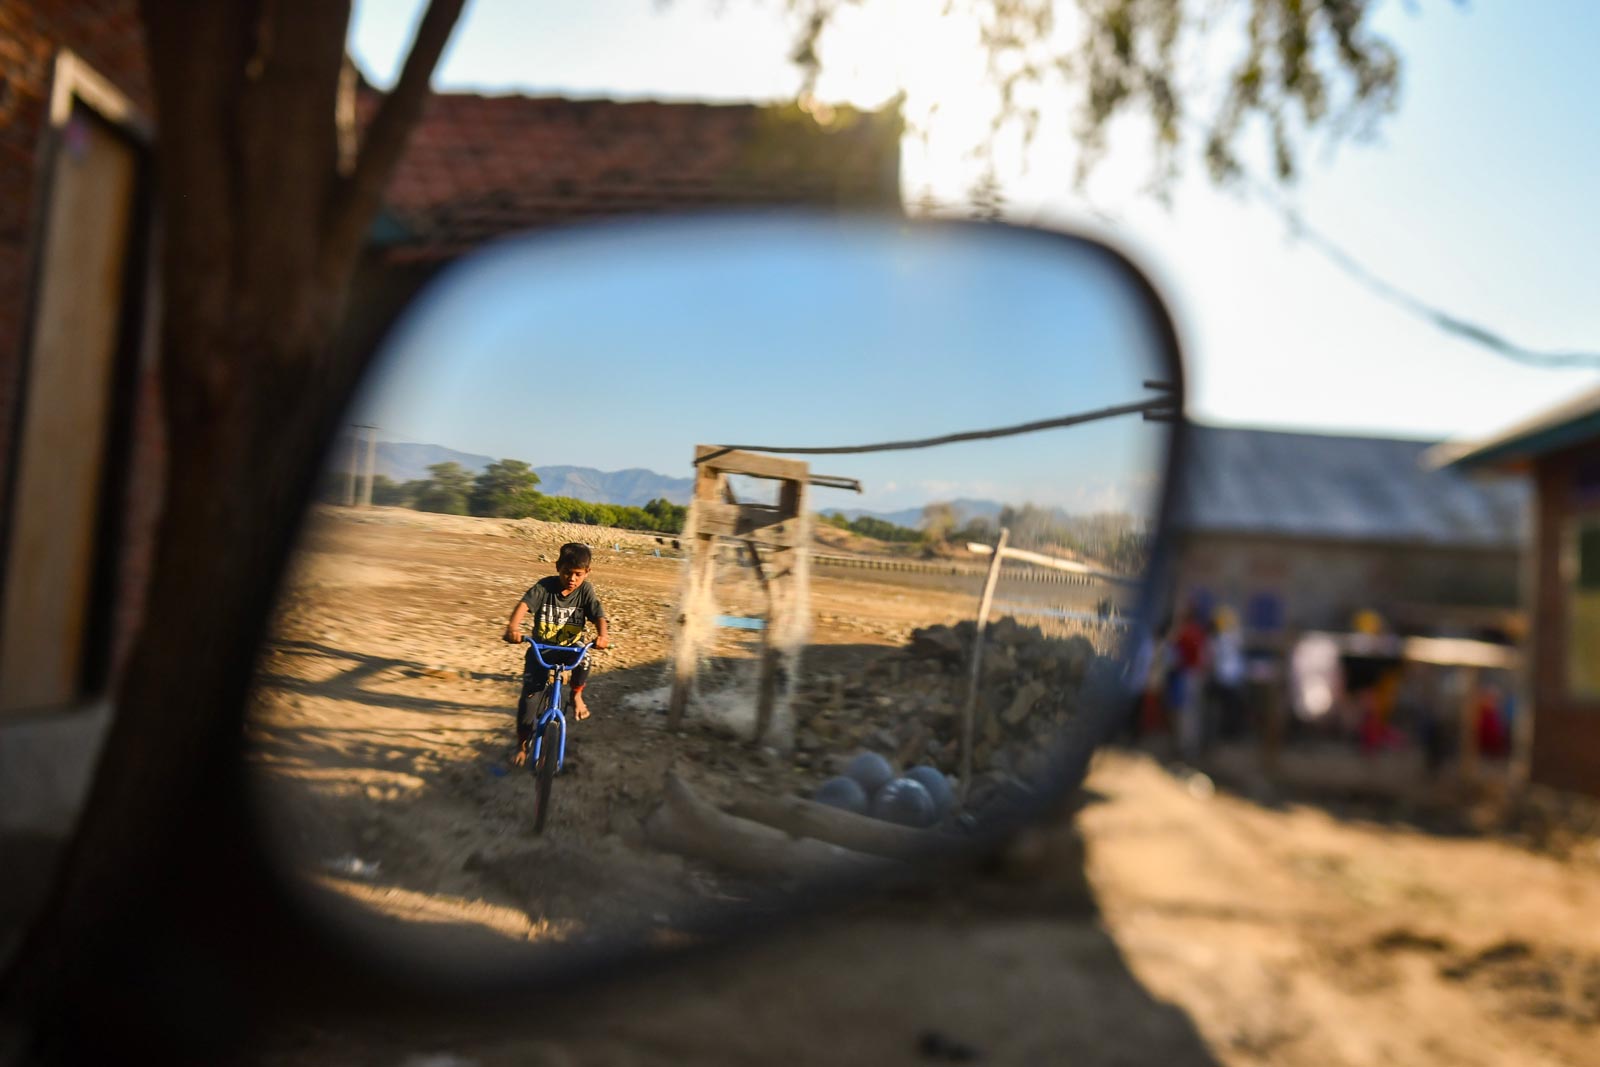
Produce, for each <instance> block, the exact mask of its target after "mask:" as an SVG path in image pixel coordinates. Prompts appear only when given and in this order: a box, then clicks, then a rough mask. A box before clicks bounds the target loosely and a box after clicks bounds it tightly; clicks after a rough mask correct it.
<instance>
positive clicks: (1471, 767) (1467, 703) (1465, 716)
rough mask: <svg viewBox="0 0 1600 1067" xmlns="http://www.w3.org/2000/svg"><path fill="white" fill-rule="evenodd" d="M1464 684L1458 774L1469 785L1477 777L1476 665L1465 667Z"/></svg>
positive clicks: (1463, 782)
mask: <svg viewBox="0 0 1600 1067" xmlns="http://www.w3.org/2000/svg"><path fill="white" fill-rule="evenodd" d="M1465 673H1466V685H1465V687H1464V692H1463V693H1462V694H1461V729H1460V732H1461V736H1460V738H1459V739H1458V743H1459V744H1460V753H1461V763H1460V771H1459V773H1460V776H1461V782H1462V784H1463V785H1471V784H1472V783H1473V782H1476V781H1477V779H1478V682H1479V678H1480V675H1479V671H1478V668H1477V667H1468V668H1466V672H1465Z"/></svg>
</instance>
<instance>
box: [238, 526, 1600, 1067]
mask: <svg viewBox="0 0 1600 1067" xmlns="http://www.w3.org/2000/svg"><path fill="white" fill-rule="evenodd" d="M575 533H577V534H586V535H587V537H585V538H584V539H586V540H589V541H590V543H593V544H596V547H597V548H598V549H600V550H601V551H600V555H599V558H598V559H597V564H596V569H595V574H594V580H595V582H596V585H597V586H598V587H599V589H600V591H601V593H602V594H603V596H604V597H605V600H606V605H607V609H608V613H609V614H610V615H611V616H612V617H613V619H614V620H615V621H614V624H613V626H614V634H615V637H616V640H617V647H616V649H615V650H614V651H613V652H611V653H610V654H609V655H608V656H607V657H606V658H605V659H604V661H603V663H602V664H601V670H600V671H599V672H598V673H597V675H596V677H595V680H594V682H593V683H592V684H591V687H590V692H591V694H592V703H593V705H594V707H595V715H594V717H593V718H591V719H590V720H588V721H586V722H584V723H582V724H581V725H579V726H578V727H577V728H576V729H575V730H574V738H573V742H572V743H573V745H574V756H575V758H576V761H577V765H576V769H575V771H574V773H572V774H571V775H570V776H563V778H562V779H561V780H559V781H558V782H557V799H556V805H557V807H556V808H555V816H554V822H553V825H552V826H551V828H550V829H549V830H548V831H547V832H546V834H545V835H544V836H543V837H537V838H536V837H533V836H532V835H531V833H530V832H529V828H528V826H527V812H528V802H529V799H530V797H531V788H532V783H531V781H529V779H528V776H527V775H526V774H522V773H505V770H506V768H505V757H506V756H507V755H508V750H509V741H510V731H511V719H510V700H511V698H512V696H514V691H515V685H516V678H517V675H518V673H519V669H520V661H519V657H518V653H517V651H516V650H515V649H512V648H509V647H508V646H506V645H504V644H501V643H500V642H499V641H498V637H497V635H498V632H499V629H500V628H501V627H502V626H503V623H504V619H505V616H506V615H507V613H508V612H509V610H510V607H511V605H512V604H513V603H514V601H515V600H516V598H517V597H518V596H519V595H520V594H521V593H522V591H523V589H525V588H526V586H527V585H528V584H529V583H530V582H531V581H532V580H533V579H534V578H537V577H539V576H540V575H541V574H542V573H543V571H545V570H547V569H548V568H549V566H550V564H549V563H548V562H541V561H540V560H539V559H538V557H539V556H540V555H545V556H547V557H548V558H549V559H553V558H554V548H555V546H556V545H558V544H559V543H560V542H561V541H563V540H568V539H573V538H574V534H575ZM596 536H597V532H596V531H594V530H593V529H592V528H574V529H572V530H568V529H564V528H558V527H549V526H546V525H544V524H537V523H509V522H496V521H493V520H471V519H452V518H447V517H442V516H421V515H415V514H413V513H409V512H400V511H389V510H386V509H379V510H376V511H373V512H368V513H364V514H358V515H351V514H349V513H345V514H342V515H340V514H338V513H335V512H330V513H328V517H327V519H326V521H324V522H323V523H322V524H321V525H320V526H319V527H318V528H317V529H316V531H315V532H314V533H313V535H312V536H311V539H310V540H309V542H308V547H307V552H306V555H305V556H304V557H303V564H302V567H301V569H300V571H299V573H298V575H297V577H296V580H295V582H294V583H293V594H292V595H291V597H290V599H289V600H288V601H287V602H286V606H285V608H284V610H283V612H282V618H281V624H280V640H279V642H278V643H277V646H276V647H275V649H274V650H273V651H272V652H271V653H270V654H269V656H268V657H267V659H266V660H265V662H264V664H263V676H262V689H261V691H260V696H259V698H258V703H257V708H256V711H255V713H254V718H253V724H252V729H251V738H252V741H253V743H254V748H253V758H254V759H256V760H257V762H258V763H259V765H260V767H261V768H262V771H263V775H262V782H263V788H262V798H263V804H262V807H263V813H264V817H265V819H266V822H267V824H268V825H269V826H270V827H272V831H271V832H273V833H274V834H276V835H278V836H279V838H280V839H281V840H282V841H283V842H284V848H285V855H286V857H287V859H288V861H289V862H292V863H294V864H296V865H297V866H298V867H299V868H300V869H301V870H302V871H304V872H305V874H306V875H307V878H308V880H309V881H310V882H312V883H313V884H315V885H317V886H320V887H322V889H323V890H325V891H327V897H326V899H329V900H332V901H337V902H342V903H340V904H339V907H340V908H341V910H340V911H339V915H340V916H341V917H342V921H344V922H346V923H347V924H349V925H350V926H351V928H353V929H358V930H364V931H367V932H369V933H371V934H373V935H375V937H376V939H375V940H374V941H373V942H372V944H373V945H374V946H377V945H382V946H384V947H385V949H386V950H387V951H390V952H392V953H394V954H395V956H396V958H397V959H400V960H404V959H407V958H409V959H411V960H413V961H418V960H421V961H425V965H426V966H427V967H428V968H429V969H430V970H432V971H434V972H435V973H439V972H441V971H444V972H448V969H449V968H450V967H452V966H455V967H462V968H470V967H474V966H484V965H486V962H485V961H488V960H493V959H495V958H498V957H497V955H496V954H508V953H514V952H517V951H525V950H526V949H527V946H529V945H530V943H531V944H532V945H534V946H550V945H557V946H571V945H575V944H582V943H583V942H585V941H587V940H590V939H594V940H600V941H603V940H604V939H606V938H608V937H614V936H630V937H637V936H643V937H645V938H646V939H647V941H649V942H650V943H658V944H670V943H671V942H672V935H673V933H674V931H675V927H676V925H677V922H678V917H679V916H681V915H683V914H685V913H687V912H689V911H692V910H694V909H696V908H701V907H707V906H711V907H715V906H719V905H722V904H726V903H728V902H730V901H733V902H736V901H738V900H739V899H740V898H741V897H742V896H743V895H744V894H745V893H746V891H747V890H748V889H749V887H746V886H741V885H740V884H739V883H738V882H736V881H731V880H729V879H728V878H727V877H725V876H722V875H719V874H716V873H714V872H710V871H708V870H705V869H702V868H700V867H698V866H697V865H695V864H693V863H690V862H687V861H684V860H682V859H681V858H678V857H675V856H670V855H667V854H664V853H660V852H654V851H652V850H650V849H647V848H643V847H641V845H640V843H639V842H638V840H637V836H636V834H637V826H638V820H639V819H640V818H642V817H643V816H644V815H645V814H646V813H647V812H648V811H649V809H650V808H651V806H652V805H653V803H654V798H655V796H656V795H657V791H658V789H659V783H660V780H661V777H662V776H663V775H664V773H665V772H666V770H667V768H668V767H672V768H674V769H676V770H677V771H678V772H679V773H680V774H682V775H683V776H684V777H685V778H686V779H688V780H689V781H691V783H692V784H693V785H694V786H695V787H696V788H697V789H699V790H701V791H702V792H703V793H704V794H705V795H707V796H708V797H710V798H712V799H714V800H718V801H725V800H728V799H731V798H733V797H735V796H737V795H739V794H740V792H741V791H748V792H760V793H771V792H773V791H804V790H805V789H806V788H808V787H809V786H810V785H811V784H813V783H814V782H815V781H817V780H818V779H819V778H820V777H821V776H823V775H824V774H825V773H826V770H825V768H824V767H823V766H821V765H820V764H819V763H817V762H816V761H813V762H812V764H811V765H806V762H805V761H803V760H801V759H800V756H801V755H803V754H797V755H790V754H787V753H778V752H775V751H767V750H762V749H754V748H750V747H748V746H744V745H739V744H733V743H730V740H729V738H728V737H727V736H725V735H724V734H722V733H720V732H719V731H717V730H716V729H713V728H711V727H710V726H708V725H706V724H704V723H701V722H696V723H691V724H686V727H685V729H684V730H682V731H678V732H674V731H669V730H667V728H666V727H665V725H664V723H665V719H664V716H661V715H660V714H658V713H657V712H656V710H655V706H656V704H655V702H654V701H653V700H652V698H651V696H650V694H651V693H652V691H654V690H657V689H659V687H660V686H661V684H662V682H663V677H662V669H661V666H660V664H661V661H662V658H663V656H664V654H665V650H666V642H667V635H668V630H669V625H668V624H669V621H670V618H671V605H672V599H673V593H674V591H675V585H676V578H677V567H678V563H677V561H676V560H674V559H672V558H670V556H671V553H670V552H666V553H664V555H663V556H662V557H660V558H658V557H657V556H656V555H655V554H654V553H655V551H656V549H657V547H659V546H657V544H656V543H655V541H654V539H653V538H650V537H647V536H643V535H628V534H615V535H613V534H612V533H610V532H606V533H605V534H604V540H603V541H602V542H600V543H597V542H596V541H595V538H596ZM612 545H617V546H619V547H618V548H615V549H614V548H612V547H611V546H612ZM735 599H736V597H735ZM862 604H869V605H871V611H870V612H867V613H863V612H862V610H861V605H862ZM735 607H736V605H735ZM813 607H814V610H815V612H816V615H817V620H818V621H817V627H816V632H815V635H814V642H815V645H816V647H815V648H814V649H813V650H812V652H811V653H808V656H809V657H810V658H809V660H808V661H809V662H812V663H814V664H815V667H814V669H815V670H816V671H817V672H818V673H819V674H820V675H824V676H825V675H826V674H827V673H828V672H829V671H832V670H838V669H843V668H842V666H841V665H849V664H851V663H852V662H854V661H858V660H863V659H871V658H872V657H874V656H876V655H880V654H882V653H883V652H884V651H885V650H886V649H889V648H891V647H894V646H896V645H898V644H900V643H902V642H903V641H904V640H905V638H906V635H907V634H908V633H909V631H910V629H911V628H912V627H915V626H920V625H925V624H927V623H930V622H954V621H956V620H958V619H960V618H963V617H965V616H966V615H967V614H968V613H970V611H971V608H972V606H971V602H970V596H969V595H968V594H966V593H960V594H956V593H951V594H948V595H944V594H940V593H938V592H937V591H929V590H921V591H917V592H915V593H906V592H904V591H901V590H897V589H893V588H886V587H883V586H875V585H874V584H873V583H871V582H866V581H861V582H857V581H844V580H836V579H832V578H827V579H818V580H817V581H816V582H815V584H814V587H813ZM723 640H724V642H725V643H726V648H724V649H723V650H722V651H723V652H725V653H726V656H727V658H728V660H729V661H730V662H731V661H733V660H734V659H735V658H736V657H737V655H738V654H739V648H738V647H737V642H738V641H739V640H741V638H740V637H739V636H738V635H736V634H732V633H730V634H727V635H725V636H724V638H723ZM730 669H735V670H736V669H737V668H736V666H735V667H733V668H730ZM630 697H634V699H633V700H631V701H630V699H629V698H630ZM800 699H802V700H805V699H810V696H809V695H808V692H807V690H806V689H805V688H804V686H803V687H802V690H801V696H800ZM1087 785H1088V794H1087V795H1088V801H1089V802H1088V803H1087V805H1086V806H1085V807H1083V808H1082V810H1081V811H1080V812H1079V813H1078V815H1077V816H1076V818H1075V820H1073V822H1072V823H1071V824H1067V823H1062V824H1058V825H1052V826H1044V827H1040V828H1038V829H1036V830H1034V831H1030V832H1028V833H1027V834H1025V835H1024V836H1023V837H1022V838H1021V839H1019V840H1018V841H1017V842H1016V843H1015V844H1014V845H1013V846H1012V847H1011V848H1010V849H1009V850H1007V851H1006V852H1005V853H1004V854H1003V855H1002V856H1001V857H998V858H997V859H996V860H995V861H993V862H991V863H989V864H987V865H985V866H983V867H982V869H979V870H974V871H972V872H970V873H967V874H964V875H961V876H959V877H952V878H950V879H949V880H947V881H946V882H944V883H943V884H941V885H937V886H932V887H928V888H926V889H924V890H921V891H909V890H908V891H902V892H900V893H898V894H896V895H895V896H893V897H892V898H890V899H886V900H872V901H866V902H863V903H862V904H861V905H860V906H858V907H856V908H854V909H853V910H851V911H850V912H848V913H846V914H838V915H834V916H832V917H830V918H826V919H815V920H810V921H806V922H804V923H801V924H799V925H796V926H792V927H790V928H788V929H786V930H784V931H783V932H781V933H779V934H776V935H774V936H772V937H769V938H764V939H761V940H759V941H756V942H753V943H751V944H750V945H748V946H745V947H738V946H736V947H735V948H734V949H732V950H730V951H728V952H726V953H724V954H722V955H720V956H717V957H714V958H710V959H701V960H699V961H698V962H696V963H695V964H694V966H692V967H691V968H688V969H686V970H677V971H668V972H664V973H660V974H657V975H656V976H654V977H651V978H646V979H640V980H635V981H631V982H630V981H626V980H619V981H616V982H614V983H611V984H608V985H604V986H601V987H597V988H591V989H588V990H586V991H583V992H581V993H579V994H576V995H574V996H573V997H570V998H567V999H566V1000H565V1001H563V1002H561V1003H560V1004H559V1005H558V1006H559V1007H560V1008H561V1011H560V1012H559V1022H556V1023H549V1022H548V1021H547V1022H546V1023H545V1025H544V1026H543V1027H542V1029H540V1031H539V1032H538V1033H537V1035H535V1034H533V1033H532V1032H531V1028H530V1027H529V1025H528V1023H527V1020H526V1019H523V1018H519V1017H518V1016H516V1015H515V1014H511V1015H508V1016H507V1017H506V1018H505V1019H504V1020H503V1021H501V1022H495V1023H491V1022H486V1021H483V1020H479V1021H475V1022H473V1023H471V1024H470V1025H468V1024H449V1023H442V1022H430V1021H427V1020H418V1021H415V1022H414V1023H411V1024H408V1025H400V1026H397V1025H396V1024H394V1023H393V1022H392V1021H388V1022H384V1023H381V1024H367V1023H362V1022H360V1021H351V1022H350V1023H348V1024H347V1025H343V1026H339V1027H327V1028H303V1027H301V1028H294V1029H292V1030H291V1031H286V1032H284V1033H282V1034H277V1035H274V1036H273V1038H272V1040H270V1041H269V1042H267V1044H266V1045H265V1046H264V1047H263V1048H262V1051H261V1055H260V1061H261V1062H263V1063H272V1064H284V1065H289V1064H293V1065H298V1064H311V1063H318V1064H322V1063H346V1064H408V1065H410V1067H423V1065H425V1064H426V1065H434V1067H445V1065H467V1064H482V1065H490V1064H511V1063H518V1064H522V1063H532V1064H540V1063H548V1064H591V1063H593V1064H611V1063H617V1064H667V1063H681V1062H706V1063H751V1064H758V1063H759V1064H763V1065H765V1064H770V1063H773V1062H783V1063H787V1062H848V1063H872V1064H895V1063H929V1062H943V1061H961V1060H973V1059H975V1060H978V1061H981V1062H987V1063H1018V1064H1032V1063H1057V1062H1073V1063H1085V1064H1114V1063H1148V1062H1161V1063H1175V1064H1229V1065H1233V1064H1257V1063H1283V1064H1305V1065H1308V1067H1309V1065H1312V1064H1316V1065H1326V1064H1350V1065H1357V1064H1374V1065H1376V1064H1393V1063H1402V1064H1516V1065H1524V1064H1525V1065H1535V1064H1540V1065H1542V1064H1574V1065H1576V1064H1587V1063H1594V1062H1600V923H1597V922H1596V921H1595V916H1596V915H1597V914H1600V848H1596V847H1594V846H1593V845H1592V844H1591V845H1589V846H1586V847H1584V848H1580V849H1575V850H1573V851H1572V852H1571V854H1570V855H1566V856H1564V857H1560V858H1558V857H1555V856H1551V855H1548V854H1540V853H1538V852H1535V851H1532V850H1530V849H1528V848H1525V847H1522V846H1521V845H1519V844H1517V843H1516V842H1514V841H1509V840H1506V839H1504V838H1500V837H1494V836H1488V835H1480V836H1471V835H1457V836H1446V835H1439V834H1430V833H1427V832H1424V831H1421V830H1417V829H1412V828H1408V827H1406V826H1404V825H1399V824H1391V823H1384V822H1379V821H1371V820H1363V819H1356V818H1351V817H1349V815H1348V814H1347V813H1346V814H1341V813H1335V812H1333V811H1331V810H1328V809H1324V808H1319V807H1313V806H1307V805H1298V804H1294V803H1286V802H1274V803H1270V804H1268V803H1263V802H1260V801H1257V800H1254V799H1250V798H1249V797H1247V796H1244V795H1237V794H1232V793H1228V792H1225V791H1223V792H1218V791H1216V790H1215V789H1214V788H1212V787H1211V784H1210V781H1209V780H1208V779H1203V778H1196V777H1193V776H1192V775H1190V774H1188V773H1187V772H1174V771H1171V770H1168V769H1167V768H1164V767H1163V766H1162V765H1161V764H1160V763H1158V762H1156V761H1155V760H1154V759H1152V758H1151V757H1149V756H1148V755H1144V754H1140V753H1133V752H1126V751H1107V752H1103V753H1101V754H1100V755H1098V756H1097V757H1096V762H1095V765H1094V767H1093V769H1092V771H1091V774H1090V777H1089V780H1088V783H1087ZM1591 853H1592V854H1591ZM1085 856H1086V860H1085ZM1085 873H1086V875H1087V886H1086V885H1085ZM506 958H509V957H506ZM545 1018H546V1019H548V1015H546V1016H545Z"/></svg>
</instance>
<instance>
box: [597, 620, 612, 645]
mask: <svg viewBox="0 0 1600 1067" xmlns="http://www.w3.org/2000/svg"><path fill="white" fill-rule="evenodd" d="M594 629H595V638H594V647H595V648H607V647H609V646H610V644H611V638H610V637H608V636H607V629H606V617H605V616H604V615H602V616H600V617H599V618H598V619H596V620H594Z"/></svg>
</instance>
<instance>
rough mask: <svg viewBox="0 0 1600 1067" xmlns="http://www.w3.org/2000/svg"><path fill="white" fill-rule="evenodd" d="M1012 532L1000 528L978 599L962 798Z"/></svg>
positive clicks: (964, 722)
mask: <svg viewBox="0 0 1600 1067" xmlns="http://www.w3.org/2000/svg"><path fill="white" fill-rule="evenodd" d="M1010 536H1011V531H1010V530H1008V529H1007V528H1006V527H1004V526H1002V527H1000V541H999V543H998V544H996V545H995V546H994V555H993V556H992V557H991V558H990V560H989V574H988V576H987V577H985V578H984V580H983V596H982V598H981V599H980V600H979V601H978V621H977V626H976V627H975V628H974V630H973V633H972V668H971V672H970V673H969V675H968V676H967V700H966V703H965V704H964V705H963V706H962V709H961V797H962V799H963V800H965V799H966V796H967V791H968V790H969V789H971V788H972V724H973V718H974V714H975V712H976V710H977V705H978V681H979V679H980V678H981V677H982V674H983V628H984V626H986V625H987V624H988V620H989V605H990V604H991V603H993V602H994V587H995V583H996V582H998V581H999V580H1000V561H1001V560H1003V559H1005V555H1006V539H1007V538H1008V537H1010Z"/></svg>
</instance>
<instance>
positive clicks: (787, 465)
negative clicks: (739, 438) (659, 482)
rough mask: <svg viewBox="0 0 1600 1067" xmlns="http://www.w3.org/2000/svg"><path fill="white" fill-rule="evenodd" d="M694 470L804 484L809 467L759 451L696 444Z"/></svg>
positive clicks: (801, 462) (798, 461) (808, 465)
mask: <svg viewBox="0 0 1600 1067" xmlns="http://www.w3.org/2000/svg"><path fill="white" fill-rule="evenodd" d="M694 462H695V466H696V467H702V468H705V467H709V468H711V469H712V470H716V471H720V472H721V473H723V474H743V475H747V476H749V477H751V478H779V479H783V480H786V481H797V482H803V481H805V480H806V479H807V478H808V477H809V475H810V472H811V465H810V464H809V463H806V462H805V461H804V460H798V459H778V458H777V457H776V456H763V455H761V454H760V453H759V452H739V451H735V450H730V449H725V448H720V447H718V446H716V445H696V446H695V450H694Z"/></svg>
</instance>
